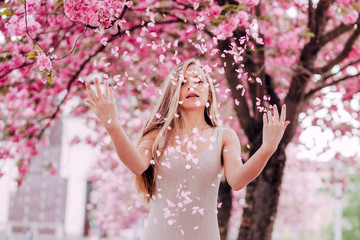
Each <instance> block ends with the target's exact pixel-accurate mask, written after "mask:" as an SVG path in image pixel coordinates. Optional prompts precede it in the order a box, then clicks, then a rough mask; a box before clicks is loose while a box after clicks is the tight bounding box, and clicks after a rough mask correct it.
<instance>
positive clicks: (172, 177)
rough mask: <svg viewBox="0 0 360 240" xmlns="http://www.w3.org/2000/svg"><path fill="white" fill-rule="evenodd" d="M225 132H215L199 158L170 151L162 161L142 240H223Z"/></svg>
mask: <svg viewBox="0 0 360 240" xmlns="http://www.w3.org/2000/svg"><path fill="white" fill-rule="evenodd" d="M223 130H224V128H221V127H216V128H215V129H214V130H213V131H214V132H213V137H212V138H211V140H212V142H210V145H209V147H207V148H206V149H205V150H204V151H203V152H202V153H200V154H199V155H198V156H195V157H193V158H191V157H190V155H188V156H187V157H184V156H182V155H181V154H180V153H179V152H177V151H176V150H175V149H173V151H171V149H168V151H166V154H164V155H163V156H162V158H161V159H160V160H159V163H160V167H159V166H156V168H157V171H155V179H156V188H155V194H154V196H153V199H152V200H151V202H150V204H151V207H150V213H149V215H148V218H147V220H146V221H145V224H144V228H143V231H142V234H141V238H140V239H141V240H177V239H186V240H201V239H204V240H205V239H206V240H219V239H220V234H219V228H218V221H217V203H218V201H217V196H218V191H219V185H220V181H221V178H222V176H223V168H222V166H221V143H222V135H223ZM156 172H157V173H156Z"/></svg>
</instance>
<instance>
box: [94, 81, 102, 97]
mask: <svg viewBox="0 0 360 240" xmlns="http://www.w3.org/2000/svg"><path fill="white" fill-rule="evenodd" d="M95 88H96V93H97V96H98V98H99V99H102V98H103V95H102V93H101V89H100V85H99V78H95Z"/></svg>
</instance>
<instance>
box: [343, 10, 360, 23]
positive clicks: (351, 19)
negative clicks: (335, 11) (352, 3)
mask: <svg viewBox="0 0 360 240" xmlns="http://www.w3.org/2000/svg"><path fill="white" fill-rule="evenodd" d="M358 16H359V13H358V12H357V11H355V10H351V11H348V12H346V13H345V14H344V15H343V16H342V17H343V18H342V22H343V23H344V24H352V23H355V22H356V19H357V18H358Z"/></svg>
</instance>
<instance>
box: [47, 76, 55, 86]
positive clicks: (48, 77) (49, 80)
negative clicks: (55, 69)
mask: <svg viewBox="0 0 360 240" xmlns="http://www.w3.org/2000/svg"><path fill="white" fill-rule="evenodd" d="M47 80H48V83H49V84H53V82H54V80H53V79H52V77H51V75H49V76H47Z"/></svg>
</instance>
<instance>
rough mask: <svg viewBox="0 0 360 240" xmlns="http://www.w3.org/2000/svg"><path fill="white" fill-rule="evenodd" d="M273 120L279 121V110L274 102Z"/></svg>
mask: <svg viewBox="0 0 360 240" xmlns="http://www.w3.org/2000/svg"><path fill="white" fill-rule="evenodd" d="M273 109H274V122H279V111H278V109H277V106H276V104H274V108H273Z"/></svg>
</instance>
